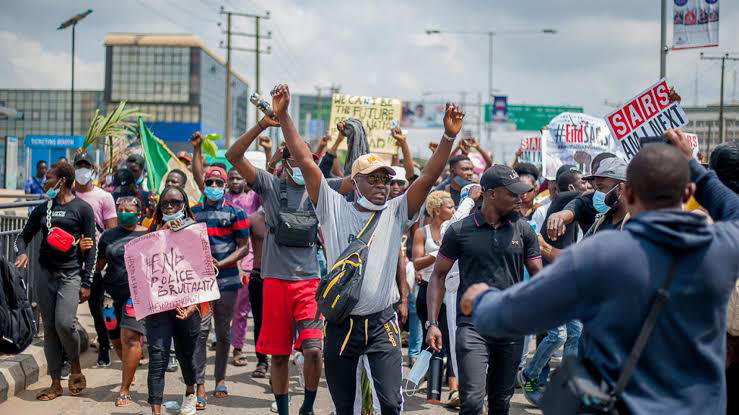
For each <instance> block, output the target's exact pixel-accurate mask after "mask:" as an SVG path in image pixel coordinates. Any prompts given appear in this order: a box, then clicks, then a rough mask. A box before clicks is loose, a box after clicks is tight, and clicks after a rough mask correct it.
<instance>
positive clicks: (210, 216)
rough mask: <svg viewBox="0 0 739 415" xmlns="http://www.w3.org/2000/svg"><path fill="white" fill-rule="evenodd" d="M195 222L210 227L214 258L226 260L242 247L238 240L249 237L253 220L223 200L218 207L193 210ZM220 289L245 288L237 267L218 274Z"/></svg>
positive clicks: (229, 266)
mask: <svg viewBox="0 0 739 415" xmlns="http://www.w3.org/2000/svg"><path fill="white" fill-rule="evenodd" d="M192 213H193V214H194V215H195V220H196V221H198V222H204V223H205V224H206V226H207V227H208V241H209V242H210V252H211V255H212V256H213V258H215V259H216V260H218V261H221V260H223V259H224V258H226V257H227V256H229V255H230V254H231V253H233V252H234V251H235V250H236V249H237V248H238V245H237V244H236V239H237V238H241V239H247V238H248V237H249V219H247V217H246V213H244V211H243V210H241V209H240V208H238V207H236V206H234V205H232V204H230V203H228V202H225V201H224V200H223V199H221V200H220V201H218V203H217V204H215V205H212V206H211V205H209V204H207V203H205V204H203V203H200V204H197V205H195V206H193V207H192ZM217 281H218V289H220V290H221V291H232V290H238V289H239V288H241V287H242V284H241V277H240V276H239V269H238V267H237V265H236V264H235V263H234V264H231V265H227V266H225V267H223V268H220V269H219V270H218V278H217Z"/></svg>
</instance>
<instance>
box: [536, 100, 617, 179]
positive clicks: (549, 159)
mask: <svg viewBox="0 0 739 415" xmlns="http://www.w3.org/2000/svg"><path fill="white" fill-rule="evenodd" d="M606 151H607V152H610V153H613V154H616V155H617V156H619V157H622V158H623V157H624V153H623V150H622V149H621V147H620V146H619V145H618V143H617V142H616V140H614V139H613V136H612V135H611V133H610V131H609V130H608V126H607V125H606V123H605V121H603V119H601V118H596V117H593V116H590V115H587V114H582V113H574V112H563V113H562V114H560V115H558V116H556V117H554V118H553V119H552V121H550V122H549V125H547V127H546V128H544V129H543V130H542V132H541V154H542V176H544V177H546V178H547V179H549V180H554V179H555V176H556V174H557V169H559V168H560V167H561V166H563V165H565V164H574V165H575V166H577V168H578V170H580V171H581V172H583V173H584V174H585V175H588V174H590V163H591V162H592V161H593V158H594V157H595V156H597V155H598V154H600V153H603V152H606Z"/></svg>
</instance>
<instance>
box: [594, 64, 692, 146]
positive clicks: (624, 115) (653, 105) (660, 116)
mask: <svg viewBox="0 0 739 415" xmlns="http://www.w3.org/2000/svg"><path fill="white" fill-rule="evenodd" d="M687 123H688V117H687V116H686V115H685V112H684V111H683V109H682V108H681V107H680V105H679V104H678V103H677V102H670V93H669V88H668V87H667V80H666V79H665V78H662V79H661V80H660V81H659V82H657V83H656V84H654V85H652V86H650V87H649V88H647V89H646V90H644V91H643V92H642V93H641V94H639V95H637V96H636V97H634V98H632V99H631V100H630V101H628V102H626V103H625V104H624V105H623V106H621V107H620V108H618V109H616V111H614V112H612V113H610V114H608V115H607V116H606V124H608V128H609V129H610V130H611V134H613V136H614V137H615V138H616V140H617V141H618V142H619V143H621V145H622V146H623V148H624V152H625V153H626V156H627V158H628V159H631V158H632V157H634V156H635V155H636V153H637V152H638V151H639V147H640V144H639V143H640V141H639V140H640V138H642V137H655V136H661V135H662V134H663V133H664V131H665V130H667V129H670V128H679V127H682V126H683V125H685V124H687Z"/></svg>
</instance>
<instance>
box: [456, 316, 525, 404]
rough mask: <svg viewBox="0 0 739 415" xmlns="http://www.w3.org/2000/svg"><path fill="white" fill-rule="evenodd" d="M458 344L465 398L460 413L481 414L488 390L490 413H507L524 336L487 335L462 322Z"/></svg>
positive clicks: (460, 388) (463, 397)
mask: <svg viewBox="0 0 739 415" xmlns="http://www.w3.org/2000/svg"><path fill="white" fill-rule="evenodd" d="M456 346H457V348H456V351H457V364H458V365H459V397H460V400H461V401H462V407H461V408H460V411H459V413H460V414H463V415H464V414H467V415H473V414H474V415H478V414H480V413H482V408H483V402H484V399H485V393H486V392H487V395H488V414H489V415H496V414H508V411H509V409H510V402H511V398H512V397H513V391H514V386H515V381H516V371H517V370H518V364H519V363H520V362H521V353H523V337H514V338H484V337H482V336H481V335H480V334H479V333H478V332H477V330H475V328H474V326H472V325H470V324H462V325H459V326H458V327H457V342H456ZM486 371H487V373H486Z"/></svg>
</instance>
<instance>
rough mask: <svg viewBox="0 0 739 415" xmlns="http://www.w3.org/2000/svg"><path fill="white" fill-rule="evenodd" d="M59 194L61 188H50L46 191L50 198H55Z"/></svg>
mask: <svg viewBox="0 0 739 415" xmlns="http://www.w3.org/2000/svg"><path fill="white" fill-rule="evenodd" d="M58 194H59V189H49V190H47V191H46V196H49V199H54V198H55V197H56V195H58Z"/></svg>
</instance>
